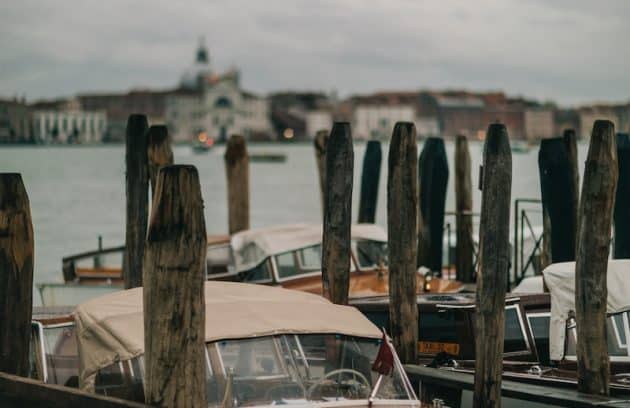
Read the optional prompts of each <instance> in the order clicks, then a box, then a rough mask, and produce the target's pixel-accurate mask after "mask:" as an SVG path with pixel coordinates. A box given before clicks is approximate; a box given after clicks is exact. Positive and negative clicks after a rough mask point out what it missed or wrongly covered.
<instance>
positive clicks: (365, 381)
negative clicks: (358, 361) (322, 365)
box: [306, 368, 372, 400]
mask: <svg viewBox="0 0 630 408" xmlns="http://www.w3.org/2000/svg"><path fill="white" fill-rule="evenodd" d="M342 373H348V374H352V375H355V376H357V377H359V378H360V379H361V382H363V384H365V386H366V387H367V388H368V389H369V390H370V391H372V385H371V384H370V382H369V381H368V379H367V378H365V376H364V375H363V374H361V373H360V372H359V371H357V370H353V369H351V368H339V369H337V370H332V371H330V372H328V373H326V374H325V375H324V376H323V377H322V378H320V379H319V380H317V382H316V383H314V384H313V385H311V386H310V387H309V388H308V391H307V392H306V398H307V399H309V400H310V399H311V396H312V394H313V391H315V390H316V389H317V387H320V386H321V385H322V384H323V383H324V382H325V381H326V380H327V379H328V378H330V377H332V376H334V375H337V374H342Z"/></svg>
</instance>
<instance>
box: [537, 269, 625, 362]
mask: <svg viewBox="0 0 630 408" xmlns="http://www.w3.org/2000/svg"><path fill="white" fill-rule="evenodd" d="M543 275H544V277H545V284H546V285H547V287H548V288H549V293H550V295H551V318H550V320H549V356H550V358H551V359H552V360H556V361H559V360H561V359H562V357H563V356H564V340H565V331H566V322H567V319H568V318H569V314H570V313H572V312H575V262H562V263H556V264H552V265H549V266H548V267H547V268H545V270H544V271H543ZM606 278H607V286H608V301H607V304H606V311H607V313H609V314H611V313H619V312H623V311H625V310H630V259H616V260H610V261H608V273H607V277H606Z"/></svg>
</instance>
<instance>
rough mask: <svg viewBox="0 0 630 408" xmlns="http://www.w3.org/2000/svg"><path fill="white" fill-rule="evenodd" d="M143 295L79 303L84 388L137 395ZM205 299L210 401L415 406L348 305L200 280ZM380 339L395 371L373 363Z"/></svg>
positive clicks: (367, 326)
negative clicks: (379, 369) (378, 368)
mask: <svg viewBox="0 0 630 408" xmlns="http://www.w3.org/2000/svg"><path fill="white" fill-rule="evenodd" d="M142 297H143V296H142V288H135V289H130V290H125V291H120V292H117V293H112V294H109V295H105V296H102V297H100V298H97V299H93V300H91V301H88V302H86V303H83V304H81V305H79V306H78V307H77V309H76V311H75V320H76V324H77V345H78V350H79V351H80V352H79V362H80V364H79V366H80V371H79V384H80V388H81V389H83V390H86V391H91V392H96V393H100V394H106V395H111V396H117V397H121V398H125V399H131V400H138V401H143V399H144V398H143V389H144V386H143V382H144V377H143V373H144V369H143V367H144V332H143V327H144V326H143V323H142V321H143V320H142V319H143V309H142ZM205 300H206V301H205V305H206V324H205V342H206V348H205V350H204V353H205V356H199V358H201V359H204V361H205V362H206V364H207V369H206V373H207V374H206V389H207V399H208V405H209V406H221V403H222V402H223V401H234V405H233V406H269V405H278V404H299V405H301V406H313V407H314V406H325V407H337V406H339V407H341V406H343V407H368V406H370V407H379V406H399V407H419V406H420V404H419V402H418V401H417V399H416V397H415V394H414V391H413V389H412V388H411V385H410V383H409V381H408V379H407V377H406V375H405V373H404V370H403V367H402V365H401V364H400V361H399V360H398V358H397V357H396V354H395V351H393V347H392V346H391V343H390V342H389V340H388V339H387V338H383V334H382V332H381V331H380V330H379V329H378V328H377V327H376V326H375V325H373V324H372V323H371V322H370V321H369V320H367V319H366V318H365V317H364V316H362V315H361V313H360V312H359V311H358V310H356V309H355V308H353V307H350V306H340V305H335V304H332V303H330V302H329V301H328V300H326V299H324V298H322V297H320V296H315V295H312V294H308V293H304V292H299V291H292V290H287V289H282V288H277V287H261V286H257V285H251V284H243V283H233V282H206V283H205ZM331 347H333V348H334V349H335V350H334V351H333V352H329V351H330V348H331ZM382 347H386V348H388V349H389V350H390V351H391V352H392V353H393V354H392V356H393V360H392V362H391V367H390V368H391V375H384V374H380V373H377V372H375V371H373V370H372V367H373V364H374V362H376V361H377V356H378V354H379V350H380V349H381V348H382ZM96 355H98V356H99V358H94V356H96Z"/></svg>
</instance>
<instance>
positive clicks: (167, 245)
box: [144, 165, 207, 407]
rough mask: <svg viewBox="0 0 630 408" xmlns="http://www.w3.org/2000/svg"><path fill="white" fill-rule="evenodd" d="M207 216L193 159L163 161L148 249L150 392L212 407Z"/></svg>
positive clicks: (149, 399)
mask: <svg viewBox="0 0 630 408" xmlns="http://www.w3.org/2000/svg"><path fill="white" fill-rule="evenodd" d="M206 239H207V238H206V223H205V220H204V214H203V200H202V198H201V187H200V185H199V174H198V173H197V169H196V168H195V167H193V166H182V165H179V166H166V167H163V168H162V169H160V172H159V176H158V182H157V189H156V194H155V204H154V206H153V209H152V211H151V222H150V225H149V232H148V235H147V246H146V252H145V256H144V262H145V269H144V282H145V286H144V347H145V400H146V403H147V404H149V405H152V406H153V405H155V406H160V407H206V406H207V404H206V371H205V370H206V369H205V360H204V359H203V358H200V356H201V357H203V356H204V354H205V350H204V349H205V312H206V309H205V298H204V271H205V263H206V250H207V247H206Z"/></svg>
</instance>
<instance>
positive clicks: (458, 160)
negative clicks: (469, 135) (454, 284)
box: [455, 135, 474, 283]
mask: <svg viewBox="0 0 630 408" xmlns="http://www.w3.org/2000/svg"><path fill="white" fill-rule="evenodd" d="M455 205H456V208H455V211H456V219H455V222H456V224H457V225H456V230H457V249H456V253H455V270H456V273H457V280H459V281H461V282H464V283H471V282H473V268H474V266H473V249H474V242H473V223H472V211H473V203H472V177H471V174H470V150H469V149H468V139H466V136H464V135H458V136H457V138H456V139H455Z"/></svg>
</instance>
